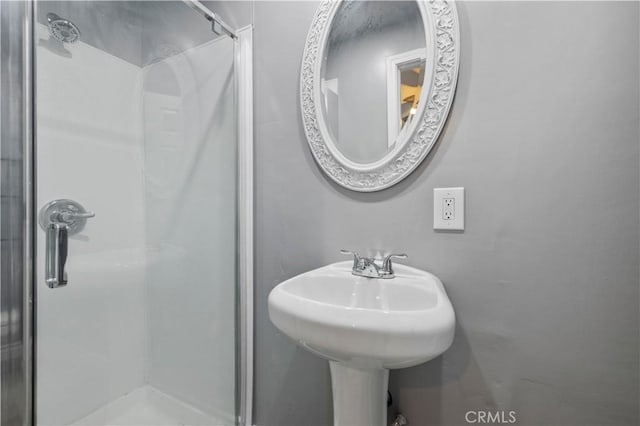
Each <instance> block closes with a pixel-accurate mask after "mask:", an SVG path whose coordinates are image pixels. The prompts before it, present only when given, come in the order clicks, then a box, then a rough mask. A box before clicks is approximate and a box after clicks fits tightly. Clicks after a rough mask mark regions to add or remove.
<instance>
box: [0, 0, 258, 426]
mask: <svg viewBox="0 0 640 426" xmlns="http://www.w3.org/2000/svg"><path fill="white" fill-rule="evenodd" d="M183 1H185V2H190V3H195V4H198V5H200V6H202V5H201V4H200V2H199V1H198V0H183ZM21 3H22V4H23V6H24V17H23V19H24V21H23V23H22V34H20V35H21V39H20V40H16V41H15V42H14V46H13V47H15V45H21V50H22V64H21V65H22V97H23V104H22V117H23V128H22V133H23V134H22V136H23V137H22V147H21V148H22V154H23V164H22V166H23V176H24V179H23V194H22V196H23V200H24V202H23V205H22V212H23V229H22V238H23V253H22V256H23V275H22V278H23V279H22V282H9V283H7V282H2V283H0V284H1V286H0V292H1V293H2V294H4V292H5V291H7V290H10V288H13V289H15V288H16V287H20V288H21V289H22V300H21V301H12V302H13V303H12V305H11V307H10V308H11V312H12V315H15V317H16V318H15V320H14V319H12V320H11V321H15V323H16V324H17V325H18V326H21V328H22V331H23V332H22V342H20V343H21V352H22V360H23V363H24V368H23V369H21V370H20V371H12V374H15V375H17V376H19V377H20V378H21V380H22V381H23V382H24V387H25V392H24V394H23V396H22V398H24V404H23V405H22V407H24V410H25V412H23V413H22V412H21V413H19V415H20V416H21V418H23V419H24V424H25V425H34V424H36V422H37V417H36V414H37V412H36V402H35V395H36V386H37V380H36V379H37V371H36V346H37V330H36V313H37V309H36V305H37V291H36V288H37V287H36V280H37V277H36V274H35V271H37V258H36V243H35V236H36V227H37V224H36V222H35V220H34V218H35V217H36V196H37V185H36V184H37V180H36V172H37V171H36V167H35V164H36V163H35V161H36V158H37V157H36V155H37V150H36V146H37V135H36V106H37V103H36V99H37V96H36V95H37V94H36V75H35V72H36V46H35V39H36V38H35V31H36V16H37V15H36V10H37V9H36V8H37V3H38V0H21ZM202 7H204V6H202ZM203 25H204V23H203ZM236 35H237V37H234V38H233V41H234V74H235V90H234V91H235V93H234V97H235V99H236V106H235V107H236V119H237V120H236V126H237V132H236V135H237V143H238V149H237V161H238V164H237V185H238V186H237V188H236V191H237V198H236V217H237V236H236V239H237V250H238V253H237V260H236V261H237V271H236V272H237V274H236V276H237V281H236V293H237V297H236V312H237V321H236V324H235V327H236V329H235V332H236V340H237V344H236V416H237V417H236V422H237V424H238V425H243V426H252V422H253V418H252V417H253V416H252V405H253V292H254V289H253V285H254V244H253V238H254V231H253V229H254V225H253V223H254V222H253V221H254V217H253V209H254V207H253V197H254V196H253V188H254V178H253V167H254V164H253V61H252V58H253V25H248V26H246V27H243V28H241V29H240V30H238V31H237V32H236ZM12 41H13V40H12ZM3 343H4V342H3ZM3 350H4V347H3ZM2 362H3V363H4V360H2ZM3 367H4V365H3ZM0 379H1V376H0ZM0 398H1V399H2V401H3V402H4V396H2V395H1V394H0ZM3 405H4V404H3ZM0 426H5V425H0ZM7 426H8V425H7ZM11 426H13V425H11Z"/></svg>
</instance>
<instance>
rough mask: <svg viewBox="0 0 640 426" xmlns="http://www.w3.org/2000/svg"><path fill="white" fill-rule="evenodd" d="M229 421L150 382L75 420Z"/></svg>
mask: <svg viewBox="0 0 640 426" xmlns="http://www.w3.org/2000/svg"><path fill="white" fill-rule="evenodd" d="M224 424H229V422H228V421H224V420H222V419H215V418H213V417H210V416H208V415H207V414H205V413H203V412H202V411H200V410H198V409H197V408H194V407H192V406H190V405H188V404H186V403H184V402H182V401H180V400H178V399H176V398H173V397H171V396H169V395H167V394H165V393H162V392H160V391H159V390H157V389H155V388H153V387H151V386H143V387H140V388H138V389H136V390H134V391H131V392H129V393H128V394H126V395H123V396H121V397H120V398H118V399H115V400H113V401H111V402H110V403H108V404H106V405H104V406H102V407H100V408H98V409H97V410H96V411H94V412H93V413H91V414H89V415H88V416H86V417H83V418H82V419H80V420H78V421H76V422H75V423H73V425H78V426H80V425H82V426H88V425H91V426H99V425H113V426H124V425H127V426H149V425H153V426H183V425H216V426H221V425H224Z"/></svg>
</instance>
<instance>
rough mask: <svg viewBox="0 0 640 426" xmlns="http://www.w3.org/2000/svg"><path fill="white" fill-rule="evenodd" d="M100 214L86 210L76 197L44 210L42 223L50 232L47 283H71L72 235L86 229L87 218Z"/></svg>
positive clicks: (48, 232)
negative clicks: (69, 274)
mask: <svg viewBox="0 0 640 426" xmlns="http://www.w3.org/2000/svg"><path fill="white" fill-rule="evenodd" d="M95 215H96V214H95V213H93V212H89V211H86V210H85V209H84V207H82V206H81V205H80V204H79V203H77V202H75V201H72V200H55V201H52V202H50V203H48V204H47V205H45V206H44V207H43V208H42V209H41V210H40V215H39V220H38V222H39V223H40V226H41V227H42V229H43V230H44V231H45V232H46V233H47V242H46V247H45V249H46V255H45V282H46V283H47V285H48V286H49V287H51V288H56V287H62V286H65V285H67V276H66V272H65V264H66V262H67V254H68V248H69V247H68V246H69V236H70V235H74V234H77V233H78V232H80V231H82V229H83V228H84V226H85V224H86V223H87V219H88V218H90V217H94V216H95Z"/></svg>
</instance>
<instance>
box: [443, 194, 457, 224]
mask: <svg viewBox="0 0 640 426" xmlns="http://www.w3.org/2000/svg"><path fill="white" fill-rule="evenodd" d="M455 217H456V199H455V198H444V199H443V200H442V219H444V220H454V219H455Z"/></svg>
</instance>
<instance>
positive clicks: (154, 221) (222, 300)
mask: <svg viewBox="0 0 640 426" xmlns="http://www.w3.org/2000/svg"><path fill="white" fill-rule="evenodd" d="M233 87H234V82H233V42H232V40H231V39H229V38H226V37H224V38H218V39H216V40H214V41H213V42H210V43H207V44H204V45H201V46H198V47H196V48H194V49H191V50H188V51H186V52H184V53H183V54H180V55H177V56H173V57H171V58H168V59H165V60H163V61H161V62H158V63H156V64H154V65H152V66H149V67H146V68H145V69H144V93H143V97H144V128H145V183H146V192H145V203H146V214H145V220H146V236H147V244H148V246H150V247H152V248H153V252H152V253H153V254H152V255H151V256H152V257H153V258H156V257H159V261H158V262H154V261H152V260H150V262H149V267H148V269H147V283H148V303H149V342H150V351H149V354H150V360H149V361H150V368H149V381H150V383H151V384H152V385H153V386H155V387H157V388H158V389H160V390H162V391H163V392H166V393H168V394H170V395H172V396H176V397H178V398H180V399H182V400H183V401H186V402H188V403H190V404H192V405H194V406H196V407H198V408H200V409H202V410H203V411H205V412H207V413H209V414H211V415H213V416H215V417H217V418H219V419H221V420H223V421H224V422H225V423H227V424H231V423H233V421H234V420H233V418H234V415H235V413H234V404H235V402H234V398H235V394H234V389H235V370H234V368H235V334H234V333H235V327H234V322H235V317H234V315H235V310H234V297H235V293H234V291H235V280H236V278H235V269H236V265H235V256H236V246H235V244H236V241H235V235H236V223H235V220H236V209H235V194H236V190H235V187H236V185H235V181H236V163H237V162H236V152H235V147H236V143H235V141H236V137H235V110H234V102H233Z"/></svg>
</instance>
